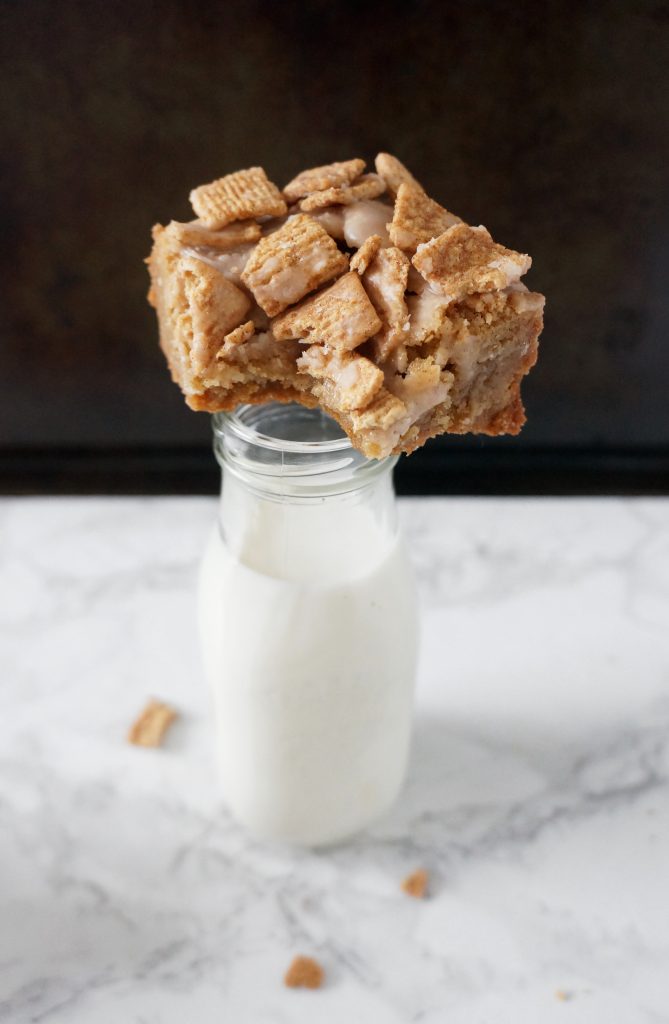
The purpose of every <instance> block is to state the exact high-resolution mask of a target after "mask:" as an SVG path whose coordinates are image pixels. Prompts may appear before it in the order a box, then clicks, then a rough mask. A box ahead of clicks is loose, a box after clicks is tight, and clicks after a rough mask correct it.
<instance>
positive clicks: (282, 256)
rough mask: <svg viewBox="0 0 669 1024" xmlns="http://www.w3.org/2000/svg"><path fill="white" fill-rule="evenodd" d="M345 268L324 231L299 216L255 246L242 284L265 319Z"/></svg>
mask: <svg viewBox="0 0 669 1024" xmlns="http://www.w3.org/2000/svg"><path fill="white" fill-rule="evenodd" d="M347 268H348V260H347V258H346V256H345V255H344V254H343V253H342V252H340V251H339V249H338V248H337V244H336V242H335V241H334V240H333V239H332V238H331V237H330V235H329V234H328V233H327V231H326V230H325V229H324V228H322V227H321V226H320V224H317V223H316V221H315V220H313V219H312V218H311V217H307V216H306V215H305V214H298V216H296V217H290V218H289V219H288V220H287V221H286V223H285V224H284V225H283V227H280V228H279V229H278V231H274V232H273V233H272V234H271V235H268V236H267V237H266V238H263V239H262V240H261V241H260V242H259V243H258V245H257V246H256V247H255V249H254V251H253V253H252V254H251V257H250V259H249V261H248V263H247V264H246V268H245V270H244V273H243V274H242V281H243V282H244V284H245V285H246V286H247V288H249V289H250V290H251V291H252V292H253V294H254V296H255V299H256V302H257V303H258V305H259V306H260V307H261V308H262V309H264V310H265V312H266V313H267V314H268V316H275V315H276V314H277V313H281V312H282V311H283V310H284V309H286V307H287V306H291V305H292V304H293V303H295V302H298V301H299V299H301V298H303V297H304V296H305V295H307V294H308V293H309V292H311V291H313V290H314V288H318V287H319V285H321V284H324V283H325V282H326V281H329V280H330V279H331V278H333V277H336V275H337V274H341V273H343V272H344V271H345V270H346V269H347Z"/></svg>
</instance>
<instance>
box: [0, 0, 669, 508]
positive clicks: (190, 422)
mask: <svg viewBox="0 0 669 1024" xmlns="http://www.w3.org/2000/svg"><path fill="white" fill-rule="evenodd" d="M668 38H669V5H667V4H665V3H652V2H643V0H642V2H638V3H627V4H624V3H613V2H606V0H604V2H598V3H596V4H595V3H593V4H583V3H570V2H548V3H537V2H533V3H523V2H519V0H516V2H513V3H494V2H493V3H490V2H487V3H483V2H469V3H466V4H448V3H436V2H429V0H424V2H420V0H419V2H415V3H401V4H400V3H392V2H386V3H383V4H374V3H368V4H366V5H365V4H361V3H356V4H349V3H346V2H343V0H340V2H338V3H323V2H318V0H317V2H314V3H306V2H305V3H299V4H298V3H292V2H288V3H281V2H274V3H270V2H261V0H252V2H248V3H242V2H230V3H219V4H204V3H197V2H185V0H181V2H180V0H164V2H161V3H157V2H156V3H137V2H127V0H126V2H123V0H121V2H116V3H114V2H109V3H97V2H89V3H83V2H69V3H68V2H65V3H63V2H61V3H57V2H53V0H23V2H11V3H10V2H6V0H4V2H3V0H0V47H1V49H2V83H1V88H0V121H1V122H2V126H3V127H2V133H3V137H2V139H0V141H1V143H2V145H1V148H0V153H1V160H2V175H1V187H2V198H1V203H2V218H3V224H4V231H3V245H2V247H1V248H0V259H2V264H3V265H2V272H1V279H2V283H3V289H2V291H3V299H2V304H1V307H0V308H1V312H0V317H1V318H2V331H3V338H2V357H1V358H2V366H1V368H0V369H1V378H0V479H1V482H2V484H3V486H4V488H5V489H6V490H13V489H15V490H31V489H40V488H44V489H49V488H51V489H55V490H59V489H63V490H68V489H83V490H86V489H88V488H90V489H96V490H100V489H102V490H104V489H107V488H109V489H112V490H113V489H114V488H122V489H128V490H135V489H140V490H141V489H147V490H152V489H158V490H171V489H186V490H188V489H191V488H192V489H196V490H197V489H207V488H209V487H211V486H213V485H214V480H215V473H214V468H213V464H212V463H211V461H210V459H209V456H208V454H207V449H208V437H209V425H208V422H207V417H206V416H204V415H203V414H195V413H192V412H190V411H188V410H187V409H186V407H185V405H184V404H183V402H182V399H181V397H180V395H179V393H178V392H177V389H176V388H175V387H174V386H173V385H172V384H171V383H170V381H169V379H168V375H167V372H166V370H165V368H164V366H163V362H162V356H161V355H160V353H159V350H158V348H157V332H156V325H155V322H154V318H153V313H152V311H151V310H150V309H149V308H148V306H147V305H146V302H145V294H146V288H147V279H146V274H145V270H144V267H143V266H142V259H143V257H144V256H145V255H146V253H147V251H148V246H149V229H150V226H151V224H152V223H154V222H155V221H162V222H165V221H167V220H169V219H170V218H172V217H174V218H177V219H182V220H185V219H188V217H189V207H188V202H187V195H188V192H189V189H190V188H191V187H192V186H193V185H195V184H198V183H201V182H203V181H209V180H211V179H212V178H214V177H217V176H219V175H221V174H224V173H227V172H229V171H231V170H234V169H237V168H239V167H244V166H248V165H250V164H256V163H259V164H262V165H264V167H265V168H266V170H267V171H268V173H269V175H270V177H272V178H274V179H275V180H276V181H277V182H278V183H279V184H283V183H284V182H285V181H286V180H287V179H288V178H290V177H291V176H292V175H293V174H295V173H296V171H297V170H299V169H300V168H302V167H305V166H310V165H313V164H317V163H323V162H326V161H329V160H331V159H333V158H334V159H341V158H346V157H350V156H358V155H361V156H365V157H367V158H369V159H370V160H371V158H372V157H373V155H374V153H375V152H376V151H377V150H379V149H389V150H391V151H394V152H396V153H397V154H398V155H399V156H401V157H402V159H404V160H405V161H406V162H407V163H408V164H409V166H410V167H411V168H412V170H413V171H414V172H415V174H416V175H417V177H418V178H420V180H421V181H422V182H423V183H424V185H425V186H426V187H427V189H428V190H429V191H430V193H431V194H432V195H434V196H435V197H436V198H437V199H439V200H440V201H441V202H443V203H444V204H445V205H446V206H448V207H449V208H450V209H452V210H454V211H455V212H457V213H459V214H461V215H462V216H463V217H464V218H465V219H466V220H468V221H473V222H474V223H479V222H482V223H484V224H486V225H487V226H488V227H489V228H490V230H491V231H492V233H493V234H494V235H495V237H497V238H498V239H499V240H500V241H503V242H505V243H506V244H508V245H510V246H513V247H514V248H517V249H520V250H523V251H526V252H529V253H531V254H532V256H533V258H534V268H533V269H532V271H531V272H530V275H529V278H528V284H529V285H530V286H531V287H534V288H536V289H537V290H540V291H543V292H545V294H546V295H547V297H548V305H547V317H546V329H545V332H544V336H543V342H542V347H541V354H540V361H539V365H538V366H537V368H536V369H535V370H534V372H533V373H532V375H531V376H530V378H528V380H527V382H526V385H525V390H524V396H525V402H526V406H527V411H528V417H529V422H528V425H527V427H526V428H525V430H524V431H523V433H522V435H521V436H520V438H518V439H514V440H511V439H504V440H499V441H485V442H482V441H481V440H479V439H477V438H465V439H443V440H439V441H432V442H430V444H429V445H428V446H427V448H426V449H425V451H424V452H422V453H418V454H416V455H415V456H413V457H412V458H411V459H409V460H403V462H404V463H405V466H404V467H403V470H402V474H401V475H400V484H401V486H403V487H404V488H405V489H407V488H408V489H413V490H417V489H418V490H421V489H423V490H431V489H435V490H443V489H446V490H448V489H455V490H458V489H464V490H474V491H476V490H492V491H494V490H499V489H501V490H504V489H512V490H513V489H521V490H523V489H524V490H529V491H532V490H537V491H545V490H570V489H571V490H619V489H635V488H636V489H639V490H662V489H664V488H665V487H666V486H667V461H668V453H669V415H668V414H667V384H668V377H669V375H668V374H667V369H668V364H669V358H668V353H669V339H668V337H667V335H668V328H669V290H668V287H667V279H668V272H669V254H668V249H669V230H668V228H669V223H668V222H669V209H668V207H669V203H668V199H669V193H668V190H667V167H668V166H669V134H668V133H667V129H666V118H667V112H668V106H669V104H668V100H669V47H668V46H667V42H668ZM514 481H515V483H514Z"/></svg>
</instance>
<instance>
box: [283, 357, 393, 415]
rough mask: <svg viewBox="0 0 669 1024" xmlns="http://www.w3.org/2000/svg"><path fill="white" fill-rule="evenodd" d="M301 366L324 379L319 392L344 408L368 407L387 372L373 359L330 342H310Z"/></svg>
mask: <svg viewBox="0 0 669 1024" xmlns="http://www.w3.org/2000/svg"><path fill="white" fill-rule="evenodd" d="M297 368H298V370H299V371H300V372H301V373H309V374H311V376H312V377H314V378H315V379H316V380H320V381H323V384H322V385H320V386H318V387H317V389H314V390H315V393H317V394H318V397H319V398H322V399H323V400H324V401H325V402H326V404H327V405H328V406H330V407H331V408H335V409H341V410H344V411H348V410H350V409H362V408H364V407H365V406H366V405H368V404H369V403H370V402H371V400H372V398H373V397H374V395H375V394H376V393H377V391H379V389H380V388H381V387H382V385H383V371H382V370H380V369H379V368H378V366H375V365H374V363H373V362H372V361H371V359H367V358H366V357H365V356H361V355H359V353H357V352H342V351H339V350H337V349H331V348H329V346H326V345H310V346H309V348H308V349H307V350H306V351H305V352H304V353H303V354H302V356H301V357H300V358H299V359H298V361H297Z"/></svg>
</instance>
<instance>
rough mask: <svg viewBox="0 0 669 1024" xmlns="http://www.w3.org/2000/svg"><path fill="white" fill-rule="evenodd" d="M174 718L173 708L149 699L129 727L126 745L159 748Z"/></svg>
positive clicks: (175, 715) (175, 714)
mask: <svg viewBox="0 0 669 1024" xmlns="http://www.w3.org/2000/svg"><path fill="white" fill-rule="evenodd" d="M176 717H177V713H176V711H175V710H174V708H171V707H170V706H169V705H168V704H164V703H163V702H162V701H160V700H154V699H151V700H150V701H149V702H148V704H147V705H146V707H145V708H144V710H143V711H142V713H141V715H140V716H139V718H137V719H136V720H135V721H134V722H133V724H132V725H131V726H130V730H129V732H128V743H133V744H134V745H135V746H136V747H159V746H160V745H161V743H162V741H163V738H164V736H165V733H166V732H167V730H168V729H169V727H170V725H171V724H172V722H173V721H174V719H175V718H176Z"/></svg>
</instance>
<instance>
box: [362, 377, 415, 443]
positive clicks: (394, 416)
mask: <svg viewBox="0 0 669 1024" xmlns="http://www.w3.org/2000/svg"><path fill="white" fill-rule="evenodd" d="M406 412H407V409H406V406H405V404H404V402H403V401H401V399H399V398H397V397H396V396H395V395H391V394H390V392H389V391H388V390H387V389H386V388H385V387H384V388H381V390H380V391H379V392H378V393H377V394H376V396H375V398H374V400H373V401H372V402H371V403H370V405H368V406H367V407H366V408H365V409H363V410H362V411H361V412H354V413H352V414H351V423H352V425H353V429H354V430H355V431H360V430H389V429H390V428H391V427H393V426H395V425H396V424H397V423H398V422H399V421H400V420H402V419H404V418H405V417H406ZM386 454H387V453H386Z"/></svg>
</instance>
